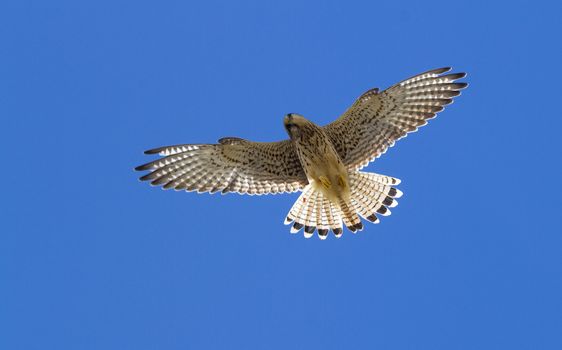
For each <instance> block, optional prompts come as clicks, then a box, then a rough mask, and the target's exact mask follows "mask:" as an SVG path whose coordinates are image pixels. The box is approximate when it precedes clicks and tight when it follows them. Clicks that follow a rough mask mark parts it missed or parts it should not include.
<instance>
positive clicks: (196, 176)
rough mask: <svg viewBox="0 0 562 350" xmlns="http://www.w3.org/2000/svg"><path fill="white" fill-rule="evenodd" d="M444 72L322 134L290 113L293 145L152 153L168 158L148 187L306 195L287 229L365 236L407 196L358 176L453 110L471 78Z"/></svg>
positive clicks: (367, 100)
mask: <svg viewBox="0 0 562 350" xmlns="http://www.w3.org/2000/svg"><path fill="white" fill-rule="evenodd" d="M450 70H451V68H449V67H447V68H439V69H434V70H430V71H427V72H425V73H421V74H418V75H416V76H414V77H411V78H409V79H406V80H404V81H402V82H400V83H398V84H395V85H393V86H392V87H390V88H388V89H386V90H384V91H382V92H379V89H376V88H375V89H371V90H369V91H367V92H365V93H364V94H363V95H361V96H360V97H359V98H358V99H357V100H356V101H355V102H354V103H353V105H352V106H351V107H350V108H349V109H348V110H347V111H346V112H345V113H344V114H343V115H341V116H340V117H339V118H338V119H337V120H335V121H334V122H332V123H330V124H328V125H326V126H318V125H316V124H314V123H313V122H311V121H309V120H307V119H305V118H304V117H303V116H301V115H298V114H295V113H289V114H287V115H286V116H285V117H284V120H283V122H284V125H285V129H286V130H287V133H288V134H289V140H285V141H279V142H253V141H248V140H244V139H241V138H236V137H226V138H222V139H220V140H218V144H185V145H175V146H166V147H159V148H155V149H151V150H148V151H146V152H145V153H146V154H159V155H160V156H162V158H159V159H157V160H154V161H152V162H150V163H147V164H144V165H141V166H138V167H137V168H135V169H136V170H139V171H142V170H149V171H150V173H148V174H146V175H144V176H142V177H141V178H140V179H141V180H142V181H150V183H151V184H152V185H154V186H162V187H163V188H164V189H170V188H173V189H175V190H178V191H180V190H185V191H197V192H199V193H202V192H209V193H215V192H221V193H223V194H224V193H228V192H236V193H239V194H250V195H254V194H255V195H261V194H276V193H284V192H296V191H302V193H301V195H300V196H299V198H298V199H297V201H296V202H295V204H294V205H293V207H292V208H291V210H290V211H289V213H288V215H287V217H286V219H285V224H287V225H288V224H292V227H291V232H292V233H296V232H298V231H300V230H301V229H302V228H304V236H305V237H307V238H309V237H311V236H312V235H313V234H314V232H315V231H317V232H318V236H319V237H320V238H321V239H326V237H327V236H328V231H329V230H331V231H332V232H333V233H334V235H335V236H336V237H338V238H339V237H341V235H342V233H343V225H345V226H346V227H347V228H348V229H349V230H350V231H351V232H357V231H361V230H362V229H363V223H362V222H361V219H360V218H361V217H362V218H364V219H366V220H368V221H370V222H373V223H378V222H379V216H387V215H390V210H389V209H388V208H392V207H394V206H396V205H397V204H398V202H397V201H396V198H399V197H400V196H401V195H402V192H401V191H400V190H398V189H397V188H395V186H396V185H398V184H399V183H400V180H398V179H396V178H394V177H390V176H386V175H380V174H375V173H368V172H362V171H360V170H361V169H362V168H363V167H365V166H366V165H367V164H368V163H369V162H371V161H373V160H375V159H376V158H378V157H379V156H380V155H382V154H383V153H385V152H386V150H387V149H388V148H389V147H392V146H393V145H394V143H395V142H396V141H397V140H399V139H401V138H403V137H405V136H406V135H407V134H408V133H410V132H414V131H417V129H418V128H419V127H421V126H423V125H425V124H427V120H429V119H432V118H434V117H435V115H436V113H437V112H440V111H442V110H443V108H444V106H446V105H448V104H450V103H451V102H452V101H453V100H452V99H453V97H456V96H458V95H460V90H462V89H464V88H465V87H467V85H468V84H467V83H463V82H455V81H456V80H458V79H461V78H464V77H465V76H466V74H465V73H447V72H449V71H450Z"/></svg>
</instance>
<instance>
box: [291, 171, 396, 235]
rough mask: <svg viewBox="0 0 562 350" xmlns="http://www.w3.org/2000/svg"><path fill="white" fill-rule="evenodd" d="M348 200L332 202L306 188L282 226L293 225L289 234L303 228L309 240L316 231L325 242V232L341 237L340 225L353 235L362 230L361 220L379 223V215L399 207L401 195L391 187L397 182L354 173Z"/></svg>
mask: <svg viewBox="0 0 562 350" xmlns="http://www.w3.org/2000/svg"><path fill="white" fill-rule="evenodd" d="M349 180H350V184H349V185H350V189H351V200H350V201H349V203H345V202H344V201H343V200H340V201H339V202H338V203H333V202H331V201H330V200H328V198H326V197H324V195H323V194H322V193H321V192H320V191H316V190H314V188H313V187H312V186H311V185H310V184H309V185H308V186H306V187H305V188H304V190H303V192H302V193H301V195H300V196H299V198H298V199H297V201H296V202H295V204H293V207H292V208H291V210H290V211H289V214H288V215H287V218H286V219H285V224H286V225H289V224H291V223H292V227H291V233H297V232H298V231H300V230H301V229H302V228H304V236H305V237H306V238H310V237H312V236H313V234H314V231H318V236H319V237H320V238H321V239H326V237H327V235H328V230H332V232H334V235H335V236H336V237H338V238H339V237H340V236H341V235H342V232H343V230H342V221H343V224H344V225H345V226H346V227H347V228H348V229H349V230H350V231H352V232H356V231H361V230H362V229H363V224H362V222H361V219H360V217H362V218H364V219H366V220H368V221H370V222H373V223H378V222H379V218H378V217H377V216H378V215H382V216H388V215H390V210H388V208H392V207H395V206H396V205H398V202H397V201H396V198H399V197H401V196H402V192H401V191H400V190H398V189H396V188H394V187H392V186H393V185H397V184H399V183H400V180H398V179H396V178H393V177H390V176H385V175H379V174H374V173H365V172H353V173H350V174H349Z"/></svg>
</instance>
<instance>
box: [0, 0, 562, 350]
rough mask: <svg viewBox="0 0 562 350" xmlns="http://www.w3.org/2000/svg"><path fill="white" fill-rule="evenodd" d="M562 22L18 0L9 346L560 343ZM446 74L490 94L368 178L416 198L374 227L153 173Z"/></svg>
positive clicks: (476, 8) (508, 15) (13, 38)
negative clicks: (177, 186) (184, 146)
mask: <svg viewBox="0 0 562 350" xmlns="http://www.w3.org/2000/svg"><path fill="white" fill-rule="evenodd" d="M560 7H561V5H559V4H558V3H556V2H554V1H550V2H543V1H513V2H510V3H509V4H506V3H504V2H497V3H496V2H490V1H486V2H451V1H429V2H384V3H381V2H374V1H364V2H353V1H345V2H343V1H342V2H334V1H323V2H306V1H283V2H267V1H260V2H257V1H256V2H226V1H224V2H220V1H219V2H215V1H208V2H202V1H201V2H189V1H171V2H169V1H164V2H158V3H156V2H146V1H95V2H94V1H92V2H76V1H7V2H3V4H2V5H0V43H1V46H0V50H1V53H0V116H1V120H2V127H1V128H0V135H1V140H2V141H1V142H2V146H3V149H4V156H3V158H2V159H3V161H4V162H3V164H4V166H3V169H2V172H1V175H0V176H1V180H2V183H3V187H4V189H3V190H2V195H1V199H0V203H1V217H2V229H1V230H0V231H1V233H0V284H1V286H0V329H1V332H0V348H1V349H226V348H228V349H232V348H241V349H252V348H255V349H305V348H306V349H316V348H322V349H345V348H351V349H373V348H381V349H561V348H562V332H561V331H560V330H561V329H562V229H561V224H562V222H561V216H560V215H561V214H560V212H561V209H562V200H561V197H562V185H561V184H560V179H561V178H562V167H561V166H560V159H561V158H560V156H561V149H562V141H561V140H562V138H561V137H560V129H561V128H562V121H561V120H562V116H561V115H560V109H559V104H558V102H559V100H560V94H561V93H562V91H561V89H560V85H559V80H560V77H561V73H562V69H561V66H560V63H561V62H562V47H561V44H560V34H561V33H562V25H561V24H560V20H559V14H560V12H561V10H562V9H561V8H560ZM441 66H453V67H454V69H455V70H456V71H466V72H468V73H469V76H468V77H467V78H466V79H465V80H466V81H467V82H469V83H470V84H471V85H470V87H469V88H468V89H467V90H465V92H464V93H463V95H462V96H461V97H459V98H458V99H457V100H456V101H455V103H454V104H453V105H451V106H449V107H448V108H447V109H446V111H445V112H443V113H442V114H440V115H439V117H438V118H437V119H435V120H433V121H431V122H430V124H429V125H428V126H426V127H424V128H423V129H422V130H421V131H420V132H418V133H416V134H413V135H410V136H409V137H408V138H406V139H405V140H402V141H400V142H398V143H397V145H396V146H395V147H394V148H392V149H391V150H390V151H389V152H387V153H386V155H384V156H383V157H382V158H380V159H378V160H377V161H376V162H375V163H372V164H371V165H370V166H369V167H368V168H367V169H368V170H369V171H374V172H378V173H382V174H388V175H392V176H396V177H398V178H400V179H402V181H403V183H402V184H401V185H400V189H401V190H402V191H404V196H403V198H402V199H401V200H400V205H399V206H398V207H397V208H395V209H394V210H393V215H392V216H390V217H388V218H385V219H384V220H382V223H381V224H380V225H376V226H374V225H370V224H369V225H367V227H366V229H365V230H364V231H363V232H361V233H359V234H357V235H353V234H350V233H349V232H345V233H344V236H343V237H342V238H341V239H339V240H336V239H334V238H333V237H330V238H329V239H328V240H327V241H325V242H322V241H320V240H318V239H317V238H313V239H310V240H305V239H304V238H303V237H302V235H298V236H297V235H290V234H289V232H288V227H286V226H284V225H283V224H282V223H283V219H284V217H285V214H286V213H287V211H288V210H289V208H290V207H291V205H292V203H293V202H294V200H295V199H296V198H297V194H292V195H283V196H265V197H249V196H248V197H243V196H237V195H227V196H220V195H214V196H210V195H197V194H193V193H176V192H170V191H161V190H160V189H157V188H151V187H150V186H148V185H147V184H144V183H140V182H139V181H137V177H138V175H139V174H138V173H135V172H133V167H134V166H136V165H139V164H141V163H144V162H147V161H148V160H150V159H151V158H149V157H148V156H145V155H143V154H142V151H144V150H145V149H148V148H151V147H156V146H161V145H166V144H176V143H208V142H215V141H216V140H217V139H218V138H220V137H223V136H239V137H243V138H247V139H251V140H259V141H269V140H279V139H283V138H285V137H286V135H285V131H284V129H283V126H282V117H283V115H284V114H285V113H288V112H296V113H300V114H303V115H304V116H306V117H308V118H309V119H311V120H313V121H315V122H317V123H319V124H326V123H328V122H329V121H331V120H332V119H334V118H336V117H337V116H338V115H339V114H340V113H341V112H343V111H344V110H345V109H346V108H347V107H348V106H349V105H350V104H351V103H352V102H353V100H354V99H355V98H356V97H357V96H359V95H360V94H361V93H362V92H363V91H365V90H367V89H369V88H372V87H380V88H385V87H388V86H390V85H392V84H394V83H396V82H397V81H400V80H402V79H404V78H407V77H409V76H411V75H413V74H416V73H419V72H422V71H425V70H427V69H431V68H437V67H441Z"/></svg>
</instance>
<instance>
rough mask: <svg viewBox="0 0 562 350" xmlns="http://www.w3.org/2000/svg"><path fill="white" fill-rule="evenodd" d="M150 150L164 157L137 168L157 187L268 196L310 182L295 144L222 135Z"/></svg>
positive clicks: (300, 187) (291, 189)
mask: <svg viewBox="0 0 562 350" xmlns="http://www.w3.org/2000/svg"><path fill="white" fill-rule="evenodd" d="M145 153H147V154H160V155H161V156H164V157H163V158H160V159H157V160H155V161H152V162H150V163H147V164H144V165H141V166H138V167H137V168H135V169H136V170H139V171H142V170H150V173H148V174H146V175H144V176H142V177H141V178H140V179H141V180H143V181H150V182H151V184H152V185H154V186H163V188H165V189H168V188H174V189H176V190H185V191H197V192H211V193H214V192H217V191H220V192H222V193H227V192H237V193H240V194H270V193H272V194H273V193H283V192H295V191H298V190H300V189H302V188H303V187H304V186H306V184H307V183H308V180H307V179H306V175H305V173H304V170H303V169H302V166H301V164H300V162H299V160H298V157H297V155H296V153H295V150H294V146H293V144H292V143H291V142H290V141H288V140H286V141H280V142H251V141H247V140H243V139H240V138H234V137H229V138H223V139H221V140H219V144H203V145H175V146H166V147H160V148H155V149H152V150H149V151H146V152H145Z"/></svg>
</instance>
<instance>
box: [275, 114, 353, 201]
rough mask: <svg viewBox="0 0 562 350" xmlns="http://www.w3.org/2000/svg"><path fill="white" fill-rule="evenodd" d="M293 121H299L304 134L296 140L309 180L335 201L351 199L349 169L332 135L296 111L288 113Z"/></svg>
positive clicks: (296, 148)
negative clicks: (336, 147)
mask: <svg viewBox="0 0 562 350" xmlns="http://www.w3.org/2000/svg"><path fill="white" fill-rule="evenodd" d="M290 123H294V124H297V123H298V124H297V125H298V127H299V129H300V130H299V131H298V132H299V133H300V134H301V135H298V136H299V137H295V138H294V139H292V141H293V142H294V144H295V150H296V152H297V156H298V158H299V161H300V162H301V165H302V167H303V170H304V173H305V174H306V177H307V179H308V182H309V184H311V185H312V186H313V187H314V189H315V190H317V191H320V192H322V194H323V195H324V196H326V197H327V198H328V199H329V200H330V201H332V202H334V203H337V202H338V201H339V200H342V199H343V200H346V201H347V200H349V195H350V192H349V177H348V171H347V169H346V167H345V165H344V164H343V161H342V160H341V158H340V156H339V155H338V153H337V151H336V149H335V148H334V145H333V144H332V141H330V138H329V137H328V135H326V133H325V132H324V130H323V129H322V128H321V127H320V126H318V125H316V124H314V123H313V122H311V121H309V120H306V119H305V118H304V117H302V116H300V115H297V114H294V113H291V114H288V115H287V116H286V117H285V125H290ZM287 129H288V132H289V135H291V131H290V128H289V127H288V128H287Z"/></svg>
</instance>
